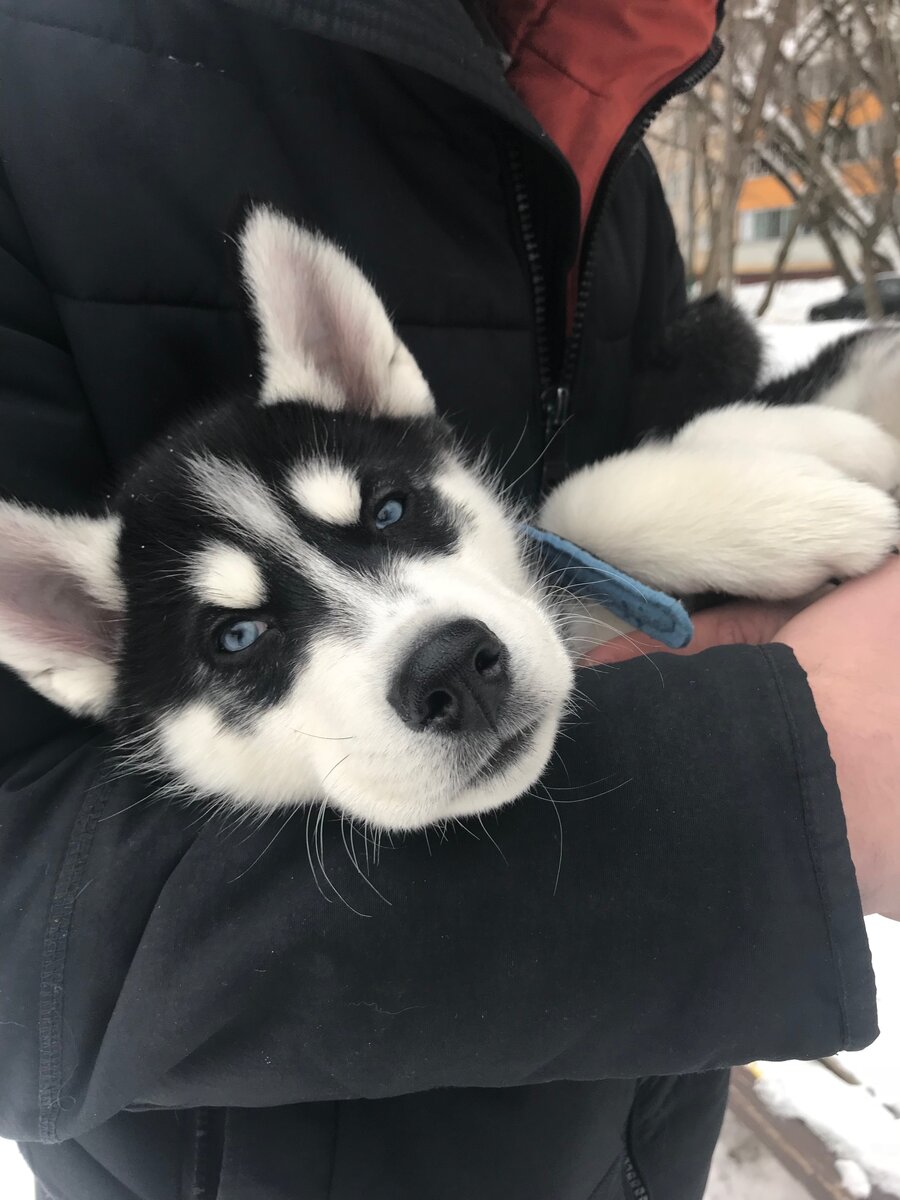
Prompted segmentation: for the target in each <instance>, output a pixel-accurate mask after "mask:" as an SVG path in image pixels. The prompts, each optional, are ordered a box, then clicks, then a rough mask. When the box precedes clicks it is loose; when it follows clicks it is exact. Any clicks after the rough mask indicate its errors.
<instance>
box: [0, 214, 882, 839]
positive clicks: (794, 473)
mask: <svg viewBox="0 0 900 1200" xmlns="http://www.w3.org/2000/svg"><path fill="white" fill-rule="evenodd" d="M240 250H241V262H242V269H243V274H244V281H245V284H246V287H247V291H248V293H249V296H250V299H251V302H252V306H253V311H254V314H255V317H256V320H257V323H258V327H259V335H260V352H261V361H262V375H261V383H260V387H259V392H258V394H257V395H253V396H244V397H238V398H235V399H232V400H229V401H228V402H225V403H222V404H220V405H218V406H216V407H214V408H212V409H210V410H209V411H207V412H206V413H204V414H203V415H201V416H200V417H198V418H196V419H195V420H194V421H192V422H191V423H190V424H187V425H185V426H183V427H182V428H179V429H176V430H173V431H171V432H170V433H168V434H167V435H166V436H165V437H164V438H162V439H161V440H159V441H158V442H157V443H156V444H154V445H153V446H151V448H150V449H149V450H148V451H147V453H146V454H145V455H144V456H143V458H142V459H141V460H140V461H139V462H138V463H137V465H136V466H135V468H134V469H133V471H132V472H131V473H130V475H129V477H128V478H127V480H126V481H125V482H124V484H123V485H122V487H121V490H120V491H119V493H118V495H117V496H116V497H115V500H114V502H113V503H112V505H111V507H110V510H109V512H108V513H106V514H105V515H103V516H102V517H99V518H89V517H80V516H76V517H64V516H58V515H53V514H49V513H46V512H40V511H36V510H33V509H28V508H25V507H22V506H19V505H15V504H3V505H0V661H2V662H3V663H5V664H6V665H7V666H9V667H11V668H12V669H13V670H15V671H17V672H18V673H19V674H20V675H21V676H22V678H24V679H25V680H26V681H27V682H28V683H30V684H31V686H32V687H34V688H35V689H36V690H37V691H39V692H40V693H42V694H43V695H44V696H47V697H49V698H50V699H51V700H53V701H55V702H57V703H58V704H61V705H62V706H64V707H65V708H67V709H69V710H70V711H72V712H74V713H78V714H86V715H89V716H92V717H95V718H98V719H100V720H104V721H107V722H109V723H110V724H111V725H112V726H114V728H115V729H116V730H117V732H118V734H119V736H120V739H121V741H122V743H123V745H125V746H126V747H127V748H128V749H129V751H130V752H131V754H132V756H133V759H134V761H135V762H136V763H137V764H138V765H143V766H146V767H148V768H150V769H152V770H153V771H155V772H159V773H162V774H163V775H164V776H165V777H166V778H167V779H168V780H169V781H170V784H171V787H172V789H173V790H174V791H175V792H176V793H181V794H184V795H188V796H198V797H212V798H216V799H218V800H221V801H223V802H225V803H230V804H232V805H234V806H237V807H241V808H244V809H247V810H254V809H255V810H257V811H266V810H269V809H272V808H275V807H279V806H285V805H293V804H298V803H307V802H313V801H315V802H326V801H327V802H328V803H330V804H332V805H333V806H334V807H335V808H337V809H339V810H340V811H341V812H342V813H344V814H347V815H349V816H350V817H352V818H356V819H358V820H360V821H363V822H368V823H370V824H372V825H374V826H377V827H382V828H390V829H413V828H419V827H423V826H428V825H430V824H433V823H435V822H439V821H442V820H445V819H447V818H450V817H459V816H465V815H469V814H476V813H482V812H486V811H489V810H491V809H493V808H496V807H498V806H500V805H502V804H505V803H507V802H509V801H511V800H512V799H514V798H515V797H516V796H519V795H521V794H522V793H523V792H524V791H526V790H527V789H528V788H529V787H530V786H531V785H532V784H533V783H534V782H535V780H536V779H537V778H538V777H539V776H540V774H541V772H542V771H543V769H544V767H545V765H546V763H547V761H548V759H549V756H550V754H551V752H552V749H553V745H554V741H555V739H556V736H557V732H558V729H559V725H560V721H561V719H562V716H563V713H564V711H565V707H566V704H567V701H568V699H569V695H570V692H571V689H572V680H573V672H572V662H573V658H574V657H575V652H574V650H573V646H577V645H578V643H577V638H575V639H573V638H572V637H570V636H569V633H570V630H569V627H568V626H567V624H566V622H567V620H568V616H567V614H565V613H564V612H562V611H561V610H560V608H559V602H558V600H557V599H556V598H555V593H553V591H552V589H550V588H545V587H544V585H543V584H542V582H541V580H540V578H539V573H538V571H537V569H536V567H535V564H534V562H533V560H532V558H531V556H530V553H529V551H528V548H527V546H526V544H525V542H524V540H523V538H522V535H521V531H520V521H521V514H519V513H517V512H515V511H513V510H512V509H511V508H510V507H509V506H508V505H507V504H506V503H505V502H504V501H503V500H502V499H501V497H500V495H499V493H498V490H497V488H496V487H495V486H494V485H493V483H492V482H491V481H490V479H489V478H488V477H487V475H486V474H485V472H484V470H483V469H482V468H480V467H478V466H477V465H473V464H472V463H471V462H469V461H467V460H466V458H465V456H464V455H463V454H462V452H461V451H460V449H459V447H458V446H457V444H456V442H455V441H454V439H453V437H452V434H451V433H450V431H449V430H448V428H447V427H446V425H445V424H444V423H443V422H442V421H441V420H440V419H439V418H438V417H437V416H436V415H435V411H434V403H433V400H432V397H431V393H430V390H429V388H428V385H427V383H426V382H425V380H424V379H423V377H422V375H421V372H420V371H419V369H418V367H417V365H416V363H415V361H414V360H413V358H412V356H411V354H410V353H409V351H408V349H407V348H406V347H405V346H404V345H403V343H402V342H401V341H400V340H399V338H398V337H397V335H396V333H395V331H394V329H393V327H392V325H391V323H390V321H389V319H388V317H387V314H386V313H385V311H384V308H383V306H382V304H381V303H380V301H379V300H378V297H377V296H376V294H375V292H374V291H373V289H372V287H371V286H370V284H369V283H368V282H367V281H366V279H365V278H364V277H363V276H362V274H361V273H360V272H359V271H358V270H357V268H356V267H355V266H353V264H351V263H350V262H349V261H348V259H346V258H345V257H344V256H343V255H342V254H341V253H340V251H339V250H337V249H336V248H335V247H334V246H333V245H331V244H330V243H328V242H326V241H325V240H323V239H322V238H320V237H318V236H316V235H314V234H311V233H309V232H306V231H303V230H301V229H299V228H298V227H297V226H296V225H294V224H293V223H292V222H291V221H289V220H288V219H287V218H285V217H283V216H281V215H280V214H278V213H276V212H273V211H272V210H269V209H266V208H258V209H256V210H254V212H253V213H252V214H251V215H250V217H249V219H248V221H247V223H246V225H245V227H244V229H243V233H242V235H241V238H240ZM845 359H846V361H844V362H843V365H842V369H841V370H840V371H839V372H836V373H835V379H834V382H833V384H832V385H831V386H830V387H829V388H826V389H825V391H824V393H823V394H822V395H820V396H819V397H818V399H819V401H820V403H818V404H815V405H806V406H804V407H797V408H772V407H767V406H766V405H765V404H762V403H755V404H754V403H749V404H747V403H745V404H737V405H732V406H730V407H727V408H725V409H720V410H718V411H710V412H706V413H704V414H701V415H700V416H698V417H697V418H695V419H694V420H693V421H691V422H690V423H688V424H687V425H686V426H685V427H684V428H683V429H682V430H681V431H679V432H678V433H677V434H676V435H675V437H674V438H672V439H671V440H666V441H658V442H650V443H647V444H644V445H642V446H640V447H639V448H638V449H637V450H635V451H633V452H631V453H629V454H625V455H621V456H619V457H618V458H614V459H610V460H607V461H606V462H604V463H601V464H598V465H596V466H593V467H590V468H587V469H586V470H584V471H581V472H579V473H577V474H576V475H574V476H573V477H572V478H570V479H569V480H567V481H565V482H564V483H563V484H562V485H561V486H560V487H559V488H558V489H556V491H555V492H554V493H552V494H551V495H550V496H549V497H548V499H547V500H546V502H545V503H544V505H543V507H542V510H541V512H540V514H539V520H540V523H542V524H544V525H545V526H546V527H548V528H551V529H554V530H555V531H556V532H559V533H561V534H563V535H564V536H566V537H570V538H572V539H574V540H576V541H578V542H580V543H581V544H583V545H585V546H587V547H588V548H590V549H592V550H594V551H595V552H596V553H598V554H599V555H601V556H602V557H604V558H607V559H608V560H610V561H612V562H615V563H616V564H617V565H619V566H621V567H622V568H624V569H625V570H627V571H630V572H631V573H632V574H634V575H635V576H636V577H637V578H639V579H643V580H645V581H646V582H648V583H652V584H655V585H656V586H659V587H662V588H664V589H667V590H670V591H674V592H677V593H689V592H699V591H710V590H712V591H730V592H734V593H736V594H742V595H755V596H776V597H783V596H795V595H800V594H803V593H805V592H807V591H811V590H813V589H814V588H816V587H817V586H819V585H820V584H822V583H823V582H825V581H826V580H827V579H829V578H831V577H832V576H834V575H842V576H846V575H853V574H859V573H861V572H864V571H867V570H869V569H870V568H872V567H874V566H875V565H876V564H877V563H878V562H879V561H880V560H881V558H882V557H883V556H884V555H885V554H886V553H887V552H888V551H889V550H890V548H891V547H892V546H893V545H894V543H895V541H896V539H897V536H898V520H897V510H896V506H895V503H894V501H893V499H892V498H891V495H890V494H891V493H892V492H893V491H894V489H895V488H896V487H897V485H898V482H900V455H898V444H897V443H896V442H895V441H894V439H893V437H892V436H891V435H890V433H888V432H885V430H884V429H883V428H881V427H880V426H879V425H877V424H875V422H874V421H872V420H870V419H869V417H867V416H864V415H862V414H861V412H860V411H857V410H859V409H861V408H863V407H865V402H866V401H868V402H871V404H872V405H873V409H872V411H873V413H874V414H875V415H876V416H877V417H878V419H879V420H881V421H883V422H884V423H885V425H887V426H888V427H889V428H890V427H892V424H893V423H894V422H895V421H896V418H897V409H896V406H894V405H893V404H892V397H896V393H897V382H898V379H900V335H898V334H885V335H883V336H881V335H877V336H873V337H872V338H871V339H868V340H865V341H860V342H859V343H858V345H857V346H855V347H853V348H852V349H851V350H848V351H847V354H846V356H845ZM885 381H888V382H885ZM826 403H827V404H828V405H829V407H825V404H826ZM398 512H399V514H400V515H399V516H398V515H397V514H398ZM388 518H390V519H388ZM591 640H592V641H595V642H596V641H599V640H602V639H601V637H600V636H593V637H592V638H591ZM611 686H614V682H611Z"/></svg>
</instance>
